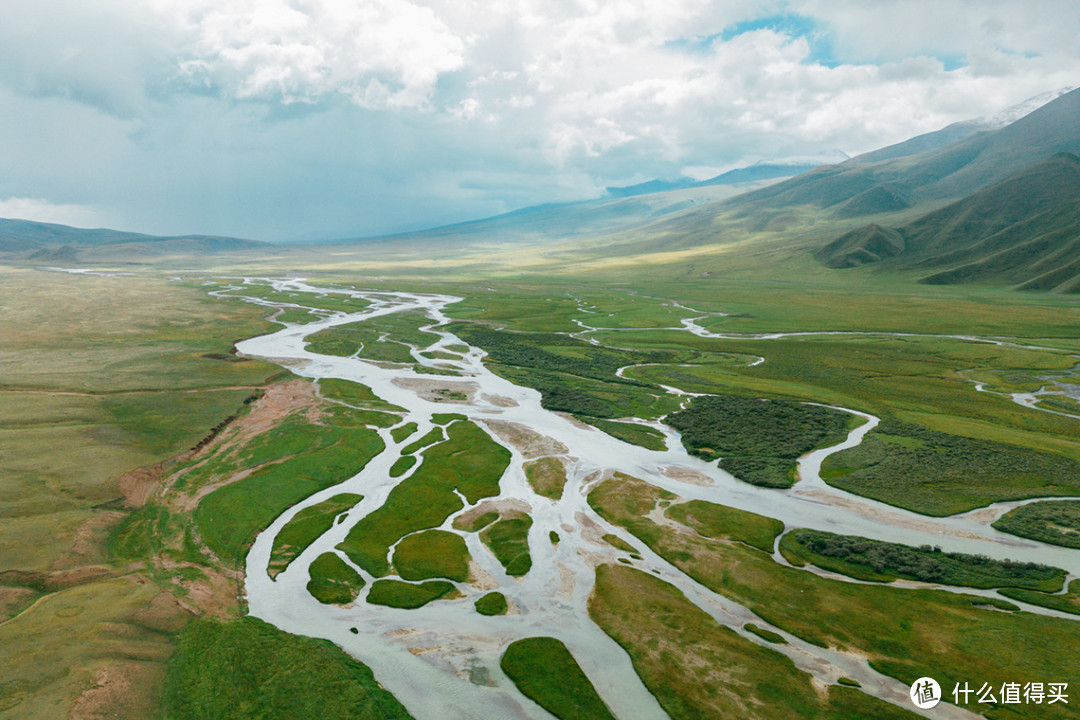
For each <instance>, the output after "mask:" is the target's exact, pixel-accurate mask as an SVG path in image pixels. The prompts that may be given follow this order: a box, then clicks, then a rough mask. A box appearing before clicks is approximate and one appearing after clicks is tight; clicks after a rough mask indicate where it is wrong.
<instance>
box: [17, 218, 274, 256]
mask: <svg viewBox="0 0 1080 720" xmlns="http://www.w3.org/2000/svg"><path fill="white" fill-rule="evenodd" d="M273 249H274V246H273V245H270V244H269V243H264V242H259V241H257V240H242V239H240V238H232V237H220V236H214V235H177V236H168V237H159V236H156V235H144V234H142V233H132V232H123V231H120V230H108V229H103V228H98V229H84V228H75V227H69V226H67V225H57V224H54V223H40V222H33V221H30V220H11V219H2V218H0V260H3V261H6V262H31V263H39V264H51V265H75V264H79V263H84V262H87V263H97V262H108V263H126V262H139V261H147V260H152V259H155V258H160V257H164V256H168V255H217V254H221V253H233V252H247V251H252V250H259V251H264V252H265V251H272V250H273Z"/></svg>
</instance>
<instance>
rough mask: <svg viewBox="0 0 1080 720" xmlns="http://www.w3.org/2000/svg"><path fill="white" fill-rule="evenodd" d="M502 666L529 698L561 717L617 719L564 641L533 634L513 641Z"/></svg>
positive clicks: (572, 719)
mask: <svg viewBox="0 0 1080 720" xmlns="http://www.w3.org/2000/svg"><path fill="white" fill-rule="evenodd" d="M499 666H500V667H501V668H502V669H503V672H505V673H506V674H507V676H508V677H509V678H510V679H511V680H513V681H514V684H515V685H517V687H518V690H520V691H521V692H522V694H523V695H525V697H527V698H529V699H530V700H532V701H533V702H535V703H536V704H537V705H539V706H540V707H542V708H544V709H545V710H547V711H548V712H550V713H551V714H552V715H554V716H555V717H557V718H559V720H615V716H614V715H612V714H611V711H610V710H608V708H607V705H605V704H604V701H603V700H601V699H600V696H599V695H597V694H596V689H595V688H594V687H593V685H592V683H591V682H589V678H588V677H587V676H586V675H585V673H584V672H583V671H582V670H581V666H580V665H578V664H577V661H576V660H574V656H573V655H571V654H570V651H569V650H567V649H566V646H565V645H563V643H562V642H561V641H560V640H557V639H555V638H551V637H533V638H525V639H524V640H517V641H515V642H512V643H510V644H509V645H508V646H507V647H506V652H504V653H503V656H502V660H501V661H500V663H499Z"/></svg>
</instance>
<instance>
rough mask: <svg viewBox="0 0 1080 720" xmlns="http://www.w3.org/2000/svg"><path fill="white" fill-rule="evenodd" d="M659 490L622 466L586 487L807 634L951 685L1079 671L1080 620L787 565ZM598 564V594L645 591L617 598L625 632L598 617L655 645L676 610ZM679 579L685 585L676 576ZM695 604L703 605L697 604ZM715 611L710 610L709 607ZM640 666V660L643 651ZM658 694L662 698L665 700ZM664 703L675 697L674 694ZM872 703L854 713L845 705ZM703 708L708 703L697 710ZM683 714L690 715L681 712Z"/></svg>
mask: <svg viewBox="0 0 1080 720" xmlns="http://www.w3.org/2000/svg"><path fill="white" fill-rule="evenodd" d="M663 497H664V494H663V493H662V491H661V490H659V489H658V488H655V487H653V486H651V485H648V484H647V483H644V482H642V481H640V480H633V479H628V478H627V476H616V477H615V478H612V479H610V480H606V481H604V482H602V483H601V484H599V485H598V486H597V487H596V488H595V489H594V490H593V491H592V492H591V493H590V494H589V498H588V499H589V503H590V505H592V507H593V508H594V509H596V510H597V512H598V513H599V514H600V515H601V516H602V517H604V518H605V519H606V520H608V521H609V522H612V523H614V524H616V525H620V526H622V527H625V528H626V529H628V530H629V531H630V532H632V533H633V534H634V535H635V536H636V537H638V538H639V539H640V540H642V542H644V543H646V544H647V545H648V546H649V547H650V548H651V549H652V550H653V551H654V552H656V553H657V554H658V555H660V556H661V557H663V558H665V559H667V560H668V561H669V562H671V563H673V564H674V565H675V566H676V567H678V568H679V569H681V570H682V571H683V572H685V573H687V575H689V576H690V577H691V578H693V579H694V580H695V581H697V582H699V583H701V584H702V585H704V586H705V587H707V588H709V589H711V590H713V591H714V592H717V593H719V594H721V595H724V596H725V597H729V598H731V599H732V600H735V601H736V602H738V603H740V604H742V605H744V606H745V607H747V608H749V609H750V610H751V611H752V612H754V613H756V614H757V615H758V616H759V617H761V618H762V619H763V620H765V621H767V622H769V623H770V624H771V625H773V626H775V627H777V628H780V629H781V630H783V631H785V632H787V633H789V634H791V635H794V636H796V637H799V638H802V639H803V640H805V641H807V642H810V643H812V644H815V645H818V646H820V647H834V648H838V649H841V650H847V651H854V652H859V653H862V654H865V655H868V656H869V657H870V658H871V664H872V666H873V667H874V668H875V669H876V670H878V671H879V672H882V673H884V674H886V675H889V676H891V677H895V678H897V679H898V680H900V681H901V682H905V683H911V682H913V681H914V680H915V679H917V678H919V677H922V676H923V675H932V676H933V677H934V678H935V679H937V680H938V682H940V683H941V684H942V686H943V687H945V686H949V687H951V686H952V684H953V683H956V682H963V680H964V679H965V678H967V677H976V676H977V677H982V678H986V682H990V683H991V684H994V683H996V684H997V685H999V686H1000V684H1001V683H1003V682H1011V681H1010V680H1009V678H1010V677H1012V676H1014V675H1015V673H1016V668H1019V667H1023V668H1026V671H1027V672H1030V673H1031V674H1032V675H1039V676H1055V677H1057V676H1060V677H1063V678H1065V677H1067V678H1073V677H1076V668H1075V663H1074V662H1073V661H1072V658H1071V657H1067V654H1066V653H1061V652H1060V648H1061V647H1071V646H1072V645H1073V644H1075V643H1080V623H1076V622H1071V621H1068V620H1063V619H1059V618H1053V617H1046V616H1042V615H1035V614H1032V613H1023V612H997V611H996V610H990V609H985V608H988V607H990V606H996V603H994V602H992V599H988V598H984V597H978V596H970V595H963V594H960V593H955V592H947V591H944V590H921V589H904V588H894V587H891V586H889V585H878V584H857V583H851V582H845V581H840V580H832V579H828V578H822V577H819V576H817V575H815V574H812V573H810V572H807V571H805V570H801V569H799V568H792V567H785V566H783V565H780V564H778V563H777V562H775V561H774V560H773V559H772V557H771V555H770V554H769V553H766V552H763V551H761V550H758V549H755V548H752V547H749V546H747V545H743V544H741V543H731V542H727V541H725V540H723V539H719V540H718V539H712V538H707V537H703V536H701V535H699V534H697V533H686V532H679V531H678V530H677V529H674V528H670V527H666V526H662V525H658V524H656V523H654V522H652V521H651V520H648V519H647V518H646V517H644V516H646V515H647V514H648V513H649V512H651V511H652V510H653V509H654V508H655V507H656V506H657V505H658V503H659V502H661V501H662V499H663ZM735 512H737V511H735ZM605 568H606V570H605ZM601 570H603V572H598V574H597V585H596V588H597V590H596V591H595V592H594V598H596V597H598V596H602V597H603V598H604V601H605V604H608V605H612V606H614V607H619V606H621V605H623V604H626V603H640V606H641V612H640V614H636V615H633V618H632V619H630V620H627V618H628V617H630V615H631V614H629V613H626V612H617V611H615V610H612V613H613V614H614V618H615V619H617V620H618V621H619V623H620V624H625V632H626V634H619V632H616V630H615V629H614V628H613V627H611V626H610V625H609V624H608V623H607V621H605V620H603V619H598V615H596V614H593V617H594V619H597V622H598V623H599V624H600V625H601V627H602V628H604V630H605V631H606V632H608V634H610V635H612V636H613V637H615V639H616V640H617V641H619V642H620V644H623V645H624V647H627V648H628V652H630V653H631V656H632V657H633V656H634V655H635V653H645V654H647V655H649V656H652V655H653V653H654V652H655V651H653V650H652V649H651V648H648V647H647V643H648V642H649V637H650V632H649V629H648V625H647V623H649V622H653V623H658V622H661V620H662V619H664V618H669V621H671V620H670V618H673V617H674V616H669V615H667V614H665V613H664V612H663V611H662V609H661V608H662V605H661V604H660V603H659V602H658V598H653V599H650V598H648V597H646V596H644V595H643V593H644V592H645V591H644V589H642V588H641V587H640V586H637V584H636V583H635V584H634V585H635V587H631V586H630V585H622V586H620V587H616V588H612V589H611V592H610V593H608V592H605V583H604V582H603V575H604V573H613V572H624V573H627V572H635V571H634V570H630V569H629V568H623V567H622V566H618V565H616V566H610V565H608V566H603V568H601ZM639 575H640V576H641V577H643V578H648V579H649V582H656V583H659V582H660V581H659V580H655V579H654V578H652V577H650V576H648V575H645V574H643V573H639ZM641 582H642V583H644V582H645V581H644V580H642V581H641ZM671 591H672V592H675V593H677V592H678V591H677V590H675V589H674V588H671ZM682 602H686V601H685V600H683V601H682ZM592 608H593V605H590V613H593V610H592ZM646 608H647V609H646ZM1003 609H1004V608H1003ZM687 612H691V613H696V612H700V611H698V610H697V609H696V608H693V609H692V610H691V609H687ZM680 613H681V611H680ZM680 613H676V615H677V614H680ZM706 617H707V616H706ZM648 618H655V620H652V621H650V620H648ZM703 622H704V620H703ZM708 622H709V623H712V622H714V621H713V620H712V619H711V618H709V619H708ZM655 632H656V633H658V634H661V635H663V637H665V638H668V639H669V640H670V641H671V642H672V643H673V645H674V647H678V648H681V649H683V650H685V649H686V648H688V647H690V646H691V645H692V644H698V645H701V646H703V647H704V648H706V649H707V648H708V647H709V645H710V641H709V640H703V639H702V638H704V637H705V635H703V634H702V631H701V630H700V629H695V631H694V632H693V633H691V636H692V637H694V638H695V640H693V642H691V640H690V639H689V638H687V639H686V640H685V641H684V642H679V641H677V640H673V639H672V638H673V637H674V636H673V635H671V634H670V632H669V630H668V629H659V628H658V629H656V631H655ZM1050 637H1052V638H1055V641H1054V642H1053V643H1047V642H1046V640H1045V639H1046V638H1050ZM629 648H636V649H629ZM657 662H658V663H659V664H658V665H657V669H656V673H657V675H656V677H657V684H656V685H655V686H654V685H652V684H650V680H649V679H648V678H647V677H646V676H647V673H646V672H645V671H644V670H643V669H642V668H641V667H639V672H640V673H642V676H643V678H645V682H646V684H647V685H649V687H650V689H652V690H653V692H654V693H655V694H657V696H658V697H660V694H661V692H662V688H661V686H662V684H666V683H669V682H671V678H670V676H664V675H663V674H662V669H663V668H665V667H668V663H667V662H666V661H663V660H659V659H658V660H657ZM714 662H715V663H716V664H717V666H718V667H727V666H729V665H730V664H731V663H730V662H725V661H722V660H721V659H720V658H717V659H715V660H714ZM683 665H684V666H685V665H686V663H683ZM635 666H638V661H637V660H636V659H635ZM934 673H936V674H934ZM770 674H771V673H766V675H770ZM661 677H666V681H661V680H660V679H659V678H661ZM943 678H944V679H943ZM694 682H700V683H701V684H702V686H703V687H706V688H712V690H711V691H710V692H712V693H713V694H715V688H716V687H717V684H716V683H712V682H707V681H702V680H701V679H700V678H695V679H694ZM724 686H726V684H724ZM688 691H689V690H688V687H686V686H684V684H683V683H674V684H673V686H672V687H671V688H670V689H668V690H664V691H663V692H668V693H669V694H673V695H677V696H681V695H682V694H684V693H686V692H688ZM831 692H832V691H831V690H830V696H831ZM864 697H865V696H864ZM672 702H673V703H677V702H678V698H677V697H675V698H673V699H672ZM661 703H662V704H664V703H665V701H664V700H661ZM665 708H668V706H667V705H666V704H665ZM668 709H669V712H671V709H670V708H668ZM1040 712H1041V713H1042V714H1043V715H1044V716H1045V717H1049V718H1058V717H1060V718H1065V717H1068V712H1069V711H1068V709H1062V708H1057V707H1053V708H1043V709H1042V710H1040ZM714 714H716V713H714ZM778 714H779V713H778ZM871 714H872V713H871ZM720 715H721V716H723V714H722V713H721V714H720ZM869 715H870V714H867V713H863V714H859V713H850V714H849V715H847V716H853V717H863V716H869ZM672 716H673V717H675V716H676V713H672ZM698 716H699V717H700V716H705V717H708V716H710V715H709V713H707V712H704V711H701V712H699V714H698ZM772 716H776V715H772ZM808 716H811V717H813V716H814V715H812V714H811V715H808ZM822 716H823V717H847V716H845V715H836V714H832V715H830V714H824V715H822ZM681 717H693V715H691V714H689V713H682V714H681Z"/></svg>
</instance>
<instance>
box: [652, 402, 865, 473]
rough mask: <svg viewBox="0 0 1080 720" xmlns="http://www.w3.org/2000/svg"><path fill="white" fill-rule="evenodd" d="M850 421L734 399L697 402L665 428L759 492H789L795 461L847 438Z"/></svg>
mask: <svg viewBox="0 0 1080 720" xmlns="http://www.w3.org/2000/svg"><path fill="white" fill-rule="evenodd" d="M851 418H852V416H851V415H849V414H847V413H844V412H841V411H839V410H833V409H832V408H826V407H819V406H817V405H806V404H803V403H794V402H789V401H784V400H765V399H757V398H747V397H738V396H735V395H711V396H705V397H696V398H694V399H693V401H692V402H691V403H690V406H689V407H687V408H686V409H685V410H682V411H680V412H676V413H672V414H671V415H668V416H667V419H666V420H665V422H666V423H667V424H668V425H670V426H671V427H673V428H675V429H676V430H678V431H679V432H680V433H681V434H682V442H683V445H685V446H686V449H687V451H689V452H690V453H692V454H694V455H697V456H698V457H701V458H704V459H705V460H716V459H717V458H720V467H722V468H723V469H725V470H727V471H728V472H730V473H731V474H732V475H734V476H735V477H737V478H739V479H740V480H745V481H746V482H749V483H752V484H754V485H762V486H764V487H791V486H792V485H793V484H794V483H795V480H796V478H795V470H796V460H798V458H799V457H800V456H801V455H803V454H805V453H807V452H809V451H811V450H813V449H814V448H819V447H827V446H829V445H834V444H836V443H838V442H841V441H842V440H843V439H844V438H845V437H847V432H848V430H849V426H850V425H851V423H852V420H851Z"/></svg>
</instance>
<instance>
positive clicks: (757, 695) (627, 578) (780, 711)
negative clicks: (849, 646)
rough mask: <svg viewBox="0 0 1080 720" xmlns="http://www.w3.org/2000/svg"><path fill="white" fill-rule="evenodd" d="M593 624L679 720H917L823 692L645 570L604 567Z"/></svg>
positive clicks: (859, 698) (869, 701) (842, 692)
mask: <svg viewBox="0 0 1080 720" xmlns="http://www.w3.org/2000/svg"><path fill="white" fill-rule="evenodd" d="M748 552H756V551H748ZM589 617H591V618H592V619H593V621H594V622H596V623H597V625H599V626H600V628H601V629H602V630H603V631H604V632H605V633H607V634H608V635H610V636H611V637H612V639H614V640H615V642H617V643H619V645H621V646H622V648H623V649H624V650H626V652H627V653H628V654H629V655H630V659H631V661H632V662H633V664H634V669H635V670H637V673H638V675H639V676H640V677H641V679H642V681H643V682H644V683H645V686H646V687H647V688H648V689H649V690H650V691H651V692H652V694H653V695H655V696H656V699H657V700H658V701H659V702H660V705H661V707H663V708H664V711H665V712H667V714H668V715H669V716H670V717H671V718H672V720H700V718H727V717H733V718H734V717H740V718H741V717H752V718H761V719H762V720H766V719H768V718H821V719H822V720H824V719H825V718H868V717H873V718H888V719H889V720H893V719H896V720H900V719H904V720H914V718H916V717H917V716H916V715H914V714H913V713H911V712H909V711H907V710H905V709H903V708H900V707H897V706H896V705H892V704H890V703H886V702H884V701H882V700H878V699H877V698H873V697H870V696H869V695H865V694H863V693H861V692H859V691H857V690H852V689H849V688H843V687H830V688H828V691H827V692H825V693H819V692H818V691H817V690H816V689H815V688H814V686H813V685H811V683H810V676H809V675H808V674H806V673H804V672H802V671H801V670H798V669H797V668H796V667H795V665H794V664H793V663H792V662H791V660H790V659H788V658H787V657H785V656H783V655H781V654H780V653H779V652H777V651H775V650H773V649H771V648H768V647H764V646H762V645H759V644H758V643H755V642H753V641H751V640H749V639H747V638H745V637H742V636H740V635H739V634H738V633H736V632H735V631H734V630H732V629H731V628H728V627H725V626H723V625H720V624H719V623H717V622H716V620H714V619H713V618H712V616H710V615H708V614H707V613H705V612H704V611H703V610H701V609H700V608H698V607H697V606H696V605H694V604H693V603H691V602H690V601H689V600H687V599H686V596H685V595H683V594H682V592H681V591H679V590H678V589H677V588H676V587H674V586H673V585H670V584H668V583H666V582H664V581H663V580H660V579H658V578H656V577H653V576H652V575H649V574H647V573H645V572H642V571H640V570H635V569H632V568H628V567H624V566H622V565H601V566H600V567H598V568H597V569H596V585H595V587H594V589H593V592H592V594H591V595H590V596H589ZM676 658H678V659H677V660H676Z"/></svg>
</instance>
